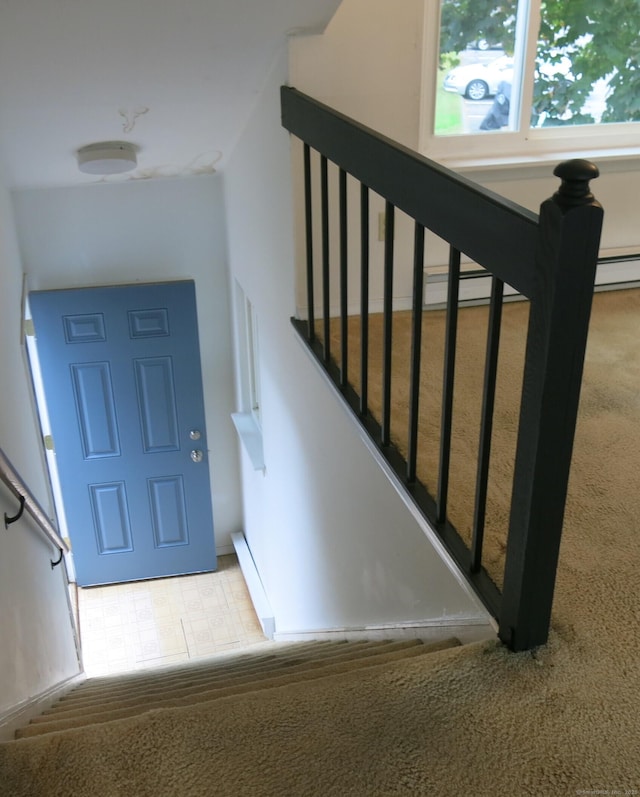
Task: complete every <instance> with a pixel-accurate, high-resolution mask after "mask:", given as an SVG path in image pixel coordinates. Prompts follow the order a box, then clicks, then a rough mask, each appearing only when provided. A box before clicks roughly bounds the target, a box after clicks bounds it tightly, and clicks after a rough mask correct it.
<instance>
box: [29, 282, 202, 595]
mask: <svg viewBox="0 0 640 797" xmlns="http://www.w3.org/2000/svg"><path fill="white" fill-rule="evenodd" d="M29 298H30V304H31V311H32V315H33V320H34V325H35V330H36V338H37V347H38V353H39V357H40V361H41V369H42V376H43V382H44V389H45V394H46V399H47V406H48V410H49V415H50V420H51V426H52V431H53V436H54V441H55V448H56V461H57V464H58V470H59V474H60V482H61V486H62V493H63V497H64V503H65V514H66V516H67V523H68V527H69V534H70V537H71V544H72V549H73V553H74V561H75V565H76V572H77V576H78V583H79V584H81V585H88V584H107V583H113V582H118V581H133V580H138V579H144V578H156V577H159V576H167V575H177V574H182V573H192V572H201V571H210V570H214V569H215V567H216V557H215V544H214V536H213V518H212V510H211V491H210V483H209V466H208V461H207V447H206V446H207V444H206V430H205V424H204V401H203V396H202V377H201V372H200V354H199V345H198V336H197V318H196V306H195V290H194V285H193V283H192V282H173V283H160V284H153V285H128V286H114V287H108V288H86V289H77V290H62V291H36V292H33V293H31V294H30V297H29ZM193 429H198V430H199V431H200V433H201V437H200V438H199V439H198V441H197V443H194V442H193V440H192V439H191V438H190V432H191V430H193ZM194 447H197V449H198V451H199V452H201V454H198V455H196V456H195V457H192V455H191V452H192V449H193V448H194Z"/></svg>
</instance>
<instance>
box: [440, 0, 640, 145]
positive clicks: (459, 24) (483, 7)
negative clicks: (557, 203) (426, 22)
mask: <svg viewBox="0 0 640 797" xmlns="http://www.w3.org/2000/svg"><path fill="white" fill-rule="evenodd" d="M439 53H440V61H439V85H438V89H437V93H436V112H435V119H434V128H435V134H436V135H440V136H442V135H452V134H465V133H466V134H469V133H472V134H476V133H481V132H484V131H491V130H503V131H518V130H525V129H538V128H547V127H561V126H575V125H595V124H599V123H620V122H633V121H640V0H530V2H527V1H526V0H506V1H505V2H496V0H441V15H440V47H439ZM456 94H457V95H458V96H457V97H456V96H455V95H456Z"/></svg>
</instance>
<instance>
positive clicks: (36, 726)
mask: <svg viewBox="0 0 640 797" xmlns="http://www.w3.org/2000/svg"><path fill="white" fill-rule="evenodd" d="M459 644H460V643H459V642H458V640H457V639H454V638H452V639H447V640H444V641H441V642H435V643H430V644H425V643H423V642H422V641H421V640H419V639H411V640H400V641H393V640H381V641H374V642H368V641H360V642H346V641H338V642H311V643H293V644H280V645H278V644H277V643H276V644H275V645H268V646H264V645H260V646H258V647H256V648H255V649H254V651H252V652H246V653H242V654H237V655H234V656H231V657H229V656H226V657H220V658H212V659H209V658H208V659H207V660H206V661H202V662H198V663H190V664H187V665H181V666H175V667H171V668H167V669H162V670H150V671H149V670H147V671H144V672H136V673H133V674H127V675H121V676H111V677H103V678H90V679H88V680H86V681H84V682H83V683H82V684H80V685H79V686H77V687H76V688H75V689H73V690H72V691H71V692H69V693H67V694H66V695H65V696H64V697H62V698H61V699H60V700H58V702H57V703H56V704H55V705H54V706H53V707H52V708H50V709H49V710H48V711H46V712H44V713H43V714H42V715H40V716H39V717H36V718H35V719H33V720H32V721H31V722H30V724H29V725H27V726H26V727H24V728H21V729H19V730H18V731H17V732H16V738H18V739H25V738H29V737H33V736H40V735H42V734H53V733H57V734H60V733H64V732H65V731H69V730H71V729H74V728H83V727H86V726H89V725H96V724H101V723H108V722H113V721H115V720H122V719H127V718H131V717H136V716H138V715H142V714H144V713H146V712H148V711H151V710H152V709H175V708H184V707H187V706H194V705H201V704H203V703H212V702H213V701H216V700H220V699H221V698H228V697H231V696H234V695H246V694H247V693H251V692H258V691H260V690H263V689H272V688H274V687H286V686H288V685H290V684H294V683H301V682H308V681H312V680H316V679H319V678H331V677H334V678H335V677H339V676H340V675H341V674H344V673H351V672H353V671H354V670H364V669H365V668H368V667H376V666H381V665H389V664H393V663H394V662H398V661H404V660H407V659H410V658H414V657H416V656H424V655H426V654H430V653H434V652H435V651H439V650H443V649H447V648H450V647H454V646H456V645H459Z"/></svg>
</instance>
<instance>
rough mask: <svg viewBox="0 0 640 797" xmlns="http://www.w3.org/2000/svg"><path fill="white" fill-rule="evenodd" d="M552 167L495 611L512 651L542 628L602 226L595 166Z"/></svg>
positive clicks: (534, 640)
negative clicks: (555, 185)
mask: <svg viewBox="0 0 640 797" xmlns="http://www.w3.org/2000/svg"><path fill="white" fill-rule="evenodd" d="M554 174H555V175H556V176H557V177H559V178H560V179H561V180H562V183H561V185H560V188H559V189H558V191H557V192H556V193H555V194H554V196H553V197H551V198H550V199H548V200H546V201H545V202H543V204H542V206H541V208H540V224H539V238H538V247H537V252H536V285H535V292H534V295H533V296H531V297H530V299H531V307H530V314H529V332H528V338H527V349H526V361H525V370H524V382H523V394H522V405H521V410H520V422H519V432H518V445H517V450H516V458H515V471H514V483H513V495H512V506H511V517H510V523H509V539H508V543H507V554H506V564H505V573H504V584H503V591H502V606H501V612H500V628H499V636H500V639H502V641H503V642H505V643H506V644H507V645H508V646H509V647H510V648H511V649H512V650H528V649H530V648H532V647H535V646H537V645H541V644H544V643H545V642H546V641H547V637H548V632H549V622H550V619H551V605H552V602H553V591H554V586H555V579H556V569H557V564H558V554H559V549H560V539H561V535H562V524H563V518H564V508H565V500H566V495H567V485H568V480H569V470H570V465H571V454H572V449H573V440H574V434H575V426H576V419H577V413H578V403H579V398H580V385H581V382H582V370H583V365H584V356H585V349H586V343H587V333H588V328H589V317H590V313H591V303H592V297H593V287H594V282H595V273H596V266H597V260H598V250H599V246H600V233H601V230H602V218H603V210H602V207H601V206H600V204H599V203H598V202H597V201H596V200H595V198H594V196H593V194H592V193H591V191H590V187H589V181H590V180H591V179H593V178H595V177H597V176H598V169H597V167H596V166H595V165H594V164H593V163H590V162H589V161H586V160H570V161H566V162H564V163H561V164H560V165H559V166H557V167H556V169H555V170H554Z"/></svg>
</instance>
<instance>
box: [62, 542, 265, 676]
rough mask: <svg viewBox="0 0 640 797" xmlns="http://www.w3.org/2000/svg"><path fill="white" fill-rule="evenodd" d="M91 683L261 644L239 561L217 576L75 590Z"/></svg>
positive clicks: (225, 563)
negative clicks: (99, 678)
mask: <svg viewBox="0 0 640 797" xmlns="http://www.w3.org/2000/svg"><path fill="white" fill-rule="evenodd" d="M77 595H78V613H79V619H80V634H81V639H82V651H83V659H84V668H85V672H86V673H87V675H88V676H97V675H106V674H110V673H116V672H124V671H127V670H134V669H140V668H144V667H153V666H161V665H165V664H173V663H176V662H180V661H186V660H187V659H193V658H197V657H199V656H207V655H211V654H212V653H218V652H221V651H228V650H232V649H234V648H241V647H245V646H247V645H252V644H256V643H259V642H264V641H266V640H265V637H264V635H263V633H262V628H261V627H260V623H259V622H258V619H257V617H256V614H255V611H254V609H253V605H252V603H251V598H250V597H249V592H248V590H247V587H246V584H245V582H244V579H243V577H242V571H241V570H240V566H239V565H238V560H237V558H236V556H235V555H230V556H221V557H219V558H218V571H217V572H215V573H203V574H199V575H194V576H181V577H179V578H164V579H157V580H154V581H139V582H135V583H131V584H116V585H112V586H107V587H91V588H88V589H79V590H78V593H77Z"/></svg>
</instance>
